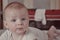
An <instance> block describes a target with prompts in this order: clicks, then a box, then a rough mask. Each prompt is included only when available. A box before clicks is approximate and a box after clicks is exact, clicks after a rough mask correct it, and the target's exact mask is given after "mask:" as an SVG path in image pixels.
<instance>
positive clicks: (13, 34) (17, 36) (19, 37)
mask: <svg viewBox="0 0 60 40" xmlns="http://www.w3.org/2000/svg"><path fill="white" fill-rule="evenodd" d="M24 34H25V33H24ZM24 34H16V33H12V37H13V40H18V39H22V38H23V36H24Z"/></svg>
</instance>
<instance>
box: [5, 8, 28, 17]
mask: <svg viewBox="0 0 60 40" xmlns="http://www.w3.org/2000/svg"><path fill="white" fill-rule="evenodd" d="M6 14H7V15H9V16H15V17H16V16H21V17H25V16H28V11H27V10H26V9H24V8H22V9H9V10H7V11H6Z"/></svg>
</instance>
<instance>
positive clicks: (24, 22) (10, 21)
mask: <svg viewBox="0 0 60 40" xmlns="http://www.w3.org/2000/svg"><path fill="white" fill-rule="evenodd" d="M6 14H7V16H6V24H7V25H6V27H7V28H8V29H9V30H10V31H12V32H14V33H18V34H22V33H24V32H25V31H26V30H27V29H28V26H29V18H28V12H27V10H26V9H25V8H22V9H20V10H19V9H16V10H14V9H12V10H7V12H6Z"/></svg>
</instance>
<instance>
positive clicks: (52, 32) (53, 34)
mask: <svg viewBox="0 0 60 40" xmlns="http://www.w3.org/2000/svg"><path fill="white" fill-rule="evenodd" d="M56 30H57V29H56V28H55V27H54V26H51V28H50V29H49V31H48V40H54V39H56V36H57V34H56Z"/></svg>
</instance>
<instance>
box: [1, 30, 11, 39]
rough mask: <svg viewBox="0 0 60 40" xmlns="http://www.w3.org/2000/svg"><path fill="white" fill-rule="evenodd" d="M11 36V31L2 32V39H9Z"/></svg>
mask: <svg viewBox="0 0 60 40" xmlns="http://www.w3.org/2000/svg"><path fill="white" fill-rule="evenodd" d="M9 36H10V32H9V31H8V30H6V31H5V32H4V33H2V34H1V36H0V40H7V39H8V37H9Z"/></svg>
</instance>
